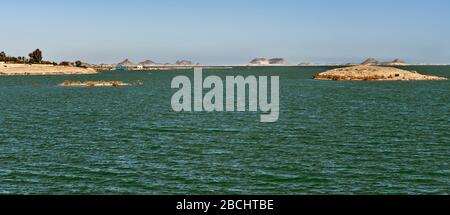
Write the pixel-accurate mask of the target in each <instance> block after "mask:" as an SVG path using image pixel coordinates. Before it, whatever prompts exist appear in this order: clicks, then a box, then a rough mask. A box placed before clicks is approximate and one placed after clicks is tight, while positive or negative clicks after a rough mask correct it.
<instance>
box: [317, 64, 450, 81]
mask: <svg viewBox="0 0 450 215" xmlns="http://www.w3.org/2000/svg"><path fill="white" fill-rule="evenodd" d="M314 79H316V80H335V81H416V80H448V79H447V78H442V77H436V76H430V75H422V74H419V73H417V72H410V71H406V70H402V69H397V68H393V67H381V66H353V67H345V68H337V69H333V70H330V71H327V72H323V73H320V74H318V75H317V76H315V77H314Z"/></svg>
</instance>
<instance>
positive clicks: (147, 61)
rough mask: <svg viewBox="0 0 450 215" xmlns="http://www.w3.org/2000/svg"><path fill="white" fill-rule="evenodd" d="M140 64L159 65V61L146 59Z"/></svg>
mask: <svg viewBox="0 0 450 215" xmlns="http://www.w3.org/2000/svg"><path fill="white" fill-rule="evenodd" d="M139 64H140V65H143V66H153V65H157V63H155V62H153V61H151V60H145V61H142V62H140V63H139Z"/></svg>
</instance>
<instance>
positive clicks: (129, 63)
mask: <svg viewBox="0 0 450 215" xmlns="http://www.w3.org/2000/svg"><path fill="white" fill-rule="evenodd" d="M117 65H118V66H135V65H136V64H135V63H133V62H131V61H130V60H128V59H125V60H124V61H122V62H120V63H118V64H117Z"/></svg>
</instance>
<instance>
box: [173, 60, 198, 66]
mask: <svg viewBox="0 0 450 215" xmlns="http://www.w3.org/2000/svg"><path fill="white" fill-rule="evenodd" d="M175 65H178V66H191V65H194V63H192V61H189V60H177V62H175Z"/></svg>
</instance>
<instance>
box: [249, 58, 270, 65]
mask: <svg viewBox="0 0 450 215" xmlns="http://www.w3.org/2000/svg"><path fill="white" fill-rule="evenodd" d="M250 64H254V65H269V64H270V62H269V59H267V58H255V59H253V60H251V61H250Z"/></svg>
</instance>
